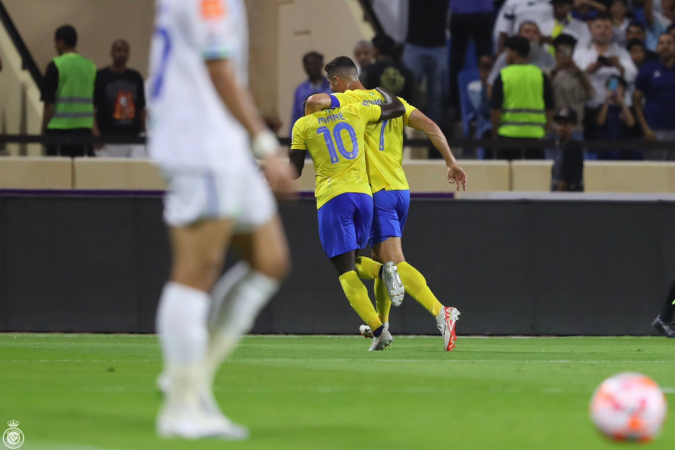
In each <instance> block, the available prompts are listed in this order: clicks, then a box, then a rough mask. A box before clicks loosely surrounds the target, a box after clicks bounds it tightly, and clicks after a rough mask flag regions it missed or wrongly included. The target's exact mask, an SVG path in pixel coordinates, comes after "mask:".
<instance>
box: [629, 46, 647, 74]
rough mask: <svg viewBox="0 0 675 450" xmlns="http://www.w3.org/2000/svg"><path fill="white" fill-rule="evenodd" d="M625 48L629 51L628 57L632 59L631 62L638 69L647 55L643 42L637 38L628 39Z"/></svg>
mask: <svg viewBox="0 0 675 450" xmlns="http://www.w3.org/2000/svg"><path fill="white" fill-rule="evenodd" d="M626 50H628V53H630V59H632V60H633V64H635V67H637V69H638V70H640V68H641V67H642V65H643V64H644V63H645V58H646V57H647V49H646V48H645V43H644V42H642V41H641V40H639V39H633V40H630V41H628V45H626Z"/></svg>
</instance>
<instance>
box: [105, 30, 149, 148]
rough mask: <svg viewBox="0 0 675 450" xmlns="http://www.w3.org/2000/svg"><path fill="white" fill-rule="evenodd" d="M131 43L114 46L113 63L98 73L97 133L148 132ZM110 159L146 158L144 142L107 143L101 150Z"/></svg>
mask: <svg viewBox="0 0 675 450" xmlns="http://www.w3.org/2000/svg"><path fill="white" fill-rule="evenodd" d="M129 52H130V48H129V43H128V42H127V41H124V40H117V41H115V42H114V43H113V45H112V50H111V52H110V56H111V57H112V65H111V66H110V67H106V68H105V69H101V70H99V71H98V73H97V75H96V87H95V89H94V108H95V109H94V112H95V118H96V122H95V125H96V126H95V127H94V134H97V133H100V135H101V136H140V135H141V133H145V90H144V86H143V84H144V82H143V76H142V75H141V74H140V72H138V71H136V70H133V69H129V68H128V67H127V62H128V61H129ZM98 156H103V157H107V158H145V157H146V156H147V155H146V152H145V146H143V145H132V144H123V145H111V144H107V145H106V146H105V147H103V148H102V149H100V150H99V151H98Z"/></svg>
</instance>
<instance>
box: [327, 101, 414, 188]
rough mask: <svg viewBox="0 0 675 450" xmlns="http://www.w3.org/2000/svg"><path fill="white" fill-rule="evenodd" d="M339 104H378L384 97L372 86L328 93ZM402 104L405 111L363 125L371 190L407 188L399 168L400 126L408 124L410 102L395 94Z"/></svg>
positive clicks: (411, 109)
mask: <svg viewBox="0 0 675 450" xmlns="http://www.w3.org/2000/svg"><path fill="white" fill-rule="evenodd" d="M331 95H332V96H334V97H335V98H336V99H337V100H338V101H339V102H340V106H346V105H350V104H354V103H363V104H372V105H380V104H383V103H384V97H382V95H381V94H380V93H379V92H377V91H376V90H374V89H373V90H370V91H362V90H356V91H346V92H345V93H343V94H331ZM399 100H401V102H403V104H404V105H405V114H404V115H403V116H402V117H399V118H397V119H393V120H385V121H383V122H382V123H373V124H370V125H368V127H366V138H365V139H366V160H367V164H368V178H369V180H370V185H371V188H372V190H373V193H375V192H379V191H381V190H382V189H385V190H387V191H403V190H407V189H410V186H409V185H408V180H407V179H406V177H405V173H404V172H403V166H402V162H403V126H404V125H406V126H407V125H408V118H409V117H410V114H412V112H413V111H415V109H417V108H415V107H414V106H410V105H409V104H408V102H406V101H405V100H403V99H402V98H399Z"/></svg>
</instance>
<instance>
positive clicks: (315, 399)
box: [0, 334, 675, 450]
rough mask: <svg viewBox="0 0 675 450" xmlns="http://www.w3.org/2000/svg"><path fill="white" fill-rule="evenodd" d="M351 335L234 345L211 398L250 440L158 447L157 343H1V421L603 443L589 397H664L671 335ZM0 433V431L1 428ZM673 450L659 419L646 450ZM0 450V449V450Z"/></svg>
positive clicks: (259, 437) (377, 440) (398, 443)
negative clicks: (453, 344)
mask: <svg viewBox="0 0 675 450" xmlns="http://www.w3.org/2000/svg"><path fill="white" fill-rule="evenodd" d="M368 344H369V341H367V340H365V339H363V338H360V337H358V338H357V337H323V336H312V337H274V336H272V337H266V336H252V337H248V338H246V339H245V340H244V342H243V344H242V345H241V347H240V348H239V349H238V350H237V352H236V353H235V354H234V355H233V357H232V358H231V359H230V360H229V361H228V362H227V363H226V364H225V365H224V366H223V368H222V369H221V372H220V374H219V376H218V378H217V385H216V396H217V398H218V400H219V402H220V404H221V406H222V408H223V410H224V411H225V413H226V414H228V415H229V416H230V417H231V418H232V419H234V420H235V421H237V422H240V423H243V424H246V425H248V426H249V427H250V429H251V432H252V438H251V439H250V440H249V441H247V442H239V443H226V442H222V441H215V440H210V441H199V442H186V441H179V440H160V439H158V438H157V437H156V436H155V433H154V422H155V416H156V413H157V410H158V408H159V405H160V398H159V394H158V392H157V390H156V389H155V378H156V376H157V374H158V372H159V371H160V367H161V360H160V353H159V347H158V344H157V338H156V337H155V336H126V335H35V334H2V335H0V412H1V413H2V414H1V416H0V419H1V420H2V423H1V424H0V425H4V424H5V423H6V422H7V421H9V420H12V419H16V420H18V421H19V422H20V425H19V428H20V429H21V430H22V431H23V433H24V435H25V438H26V441H25V444H24V446H23V447H22V449H23V450H30V449H46V450H55V449H58V450H66V449H69V450H97V449H111V450H113V449H116V450H123V449H138V450H148V449H162V450H164V449H167V450H171V449H181V450H182V449H242V450H244V449H266V450H267V449H274V450H283V449H293V450H304V449H307V450H332V449H335V450H338V449H339V450H351V449H358V450H361V449H364V450H365V449H368V450H370V449H383V450H384V449H388V450H394V449H401V450H403V449H405V450H418V449H441V448H443V449H445V448H448V449H457V450H467V449H499V450H505V449H519V450H522V449H546V450H552V449H565V450H569V449H612V448H619V447H621V448H626V447H627V446H632V445H627V444H613V443H610V442H607V441H605V440H604V439H603V438H602V437H600V436H599V435H598V434H597V433H596V432H595V431H594V429H593V428H592V426H591V424H590V421H589V418H588V403H589V399H590V397H591V394H592V393H593V390H594V389H595V388H596V387H597V385H598V384H599V383H600V382H601V381H602V380H603V379H605V378H606V377H608V376H610V375H613V374H615V373H618V372H624V371H639V372H642V373H645V374H647V375H649V376H651V377H653V378H654V379H655V380H656V381H657V382H658V383H659V384H661V386H662V387H663V388H664V389H665V391H666V393H667V394H668V395H667V398H668V399H669V400H670V401H671V403H673V402H672V401H673V399H674V396H673V395H672V394H673V393H675V389H673V388H675V351H674V349H673V341H668V340H666V339H659V338H542V339H518V338H489V339H483V338H468V337H467V338H459V340H458V343H457V348H456V350H455V351H454V352H452V353H445V352H443V351H442V341H441V338H440V337H438V338H430V337H413V338H409V337H398V338H395V341H394V345H393V346H392V347H390V348H389V349H387V350H385V351H384V352H378V353H369V352H367V351H366V350H367V348H368ZM2 431H4V429H0V432H2ZM674 447H675V419H673V417H672V415H671V417H669V418H668V420H667V422H666V425H665V427H664V431H663V433H662V435H661V436H660V438H658V439H657V440H656V441H655V442H654V443H652V444H650V445H649V448H651V449H673V448H674ZM0 448H3V447H0Z"/></svg>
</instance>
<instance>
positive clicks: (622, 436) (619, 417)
mask: <svg viewBox="0 0 675 450" xmlns="http://www.w3.org/2000/svg"><path fill="white" fill-rule="evenodd" d="M667 412H668V405H667V403H666V397H665V395H663V391H661V388H659V385H658V384H656V382H655V381H654V380H652V379H651V378H649V377H647V376H645V375H641V374H639V373H621V374H618V375H614V376H613V377H611V378H608V379H606V380H605V381H604V382H603V383H602V384H601V385H600V387H598V389H596V391H595V394H593V398H592V399H591V419H592V420H593V423H594V424H595V426H596V427H597V428H598V430H600V432H601V433H602V434H604V435H605V436H607V437H608V438H610V439H613V440H616V441H640V442H648V441H650V440H652V439H654V438H655V437H656V436H658V435H659V433H660V432H661V427H662V426H663V422H664V420H665V419H666V414H667Z"/></svg>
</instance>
